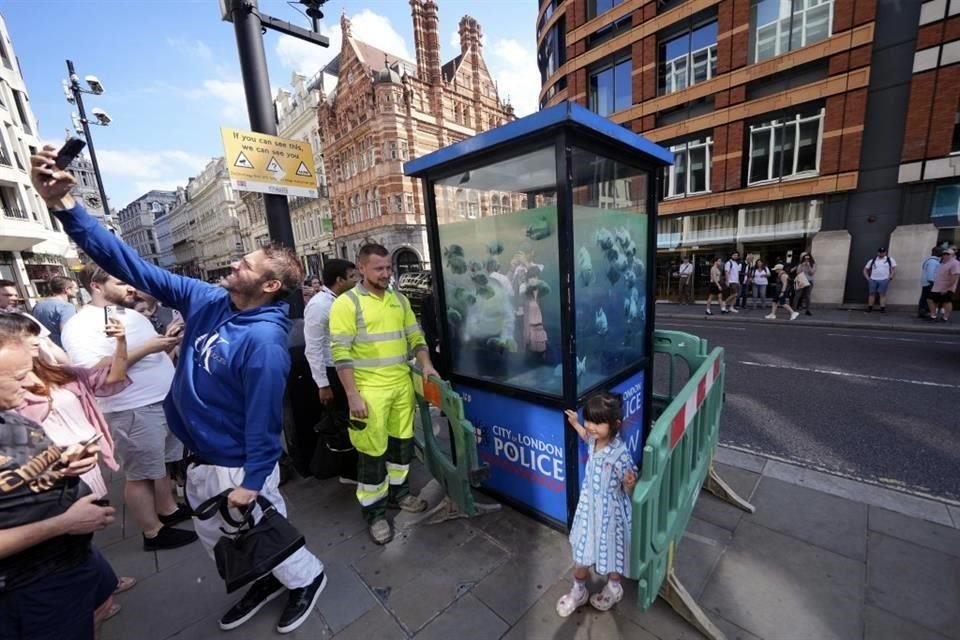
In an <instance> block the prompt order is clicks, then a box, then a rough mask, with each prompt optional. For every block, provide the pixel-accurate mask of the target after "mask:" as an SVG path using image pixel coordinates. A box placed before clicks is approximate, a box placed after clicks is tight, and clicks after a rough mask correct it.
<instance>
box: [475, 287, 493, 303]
mask: <svg viewBox="0 0 960 640" xmlns="http://www.w3.org/2000/svg"><path fill="white" fill-rule="evenodd" d="M477 295H478V296H480V297H481V298H485V299H486V300H489V299H490V298H492V297H493V296H494V295H495V292H494V290H493V287H491V286H489V285H486V284H483V285H480V286H479V287H477Z"/></svg>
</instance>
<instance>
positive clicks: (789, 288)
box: [678, 251, 817, 320]
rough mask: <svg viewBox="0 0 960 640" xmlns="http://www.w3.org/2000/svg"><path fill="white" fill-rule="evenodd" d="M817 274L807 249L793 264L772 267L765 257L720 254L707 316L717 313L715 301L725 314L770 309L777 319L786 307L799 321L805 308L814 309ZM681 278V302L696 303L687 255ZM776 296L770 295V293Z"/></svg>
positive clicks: (713, 267)
mask: <svg viewBox="0 0 960 640" xmlns="http://www.w3.org/2000/svg"><path fill="white" fill-rule="evenodd" d="M816 273H817V262H816V260H814V259H813V256H812V255H811V254H810V253H808V252H804V253H802V254H800V260H799V261H798V263H797V264H796V265H795V266H793V267H789V266H784V264H783V262H782V260H779V259H778V260H776V261H775V263H774V265H773V267H772V268H771V267H769V266H768V264H767V262H766V261H765V260H763V258H756V259H754V260H748V259H743V258H741V257H740V253H739V252H737V251H734V252H733V253H732V254H730V257H729V258H728V259H727V260H726V261H724V260H723V258H722V257H721V256H716V257H715V258H714V259H713V261H712V262H711V264H710V283H709V285H708V295H707V305H706V306H707V308H706V311H705V313H706V315H708V316H712V315H713V303H714V301H716V302H717V303H718V304H719V306H720V313H721V314H728V313H740V311H746V310H748V309H752V310H757V309H759V310H761V311H766V310H768V309H769V313H768V314H766V315H765V316H764V317H765V318H767V319H769V320H775V319H776V318H777V311H778V310H779V309H781V308H782V309H785V310H786V311H787V313H788V314H789V318H790V320H796V319H797V318H798V317H799V316H800V312H801V311H803V312H804V313H805V314H806V315H808V316H809V315H813V313H812V312H811V311H810V294H811V292H812V290H813V283H814V279H815V277H816ZM678 276H679V278H680V292H681V304H692V303H693V287H692V281H693V264H692V263H691V262H690V259H689V258H688V257H686V256H684V258H683V262H682V264H681V265H680V269H679V272H678ZM771 293H772V294H773V295H770V294H771Z"/></svg>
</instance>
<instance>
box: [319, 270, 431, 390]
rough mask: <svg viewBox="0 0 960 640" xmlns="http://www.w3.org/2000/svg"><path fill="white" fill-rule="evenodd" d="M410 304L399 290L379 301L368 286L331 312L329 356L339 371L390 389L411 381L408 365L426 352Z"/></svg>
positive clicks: (339, 301)
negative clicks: (404, 380) (399, 383)
mask: <svg viewBox="0 0 960 640" xmlns="http://www.w3.org/2000/svg"><path fill="white" fill-rule="evenodd" d="M426 348H427V341H426V339H425V338H424V336H423V330H422V329H420V324H419V323H418V322H417V317H416V316H415V315H413V309H412V308H411V307H410V301H409V300H407V298H406V297H405V296H404V295H403V294H401V293H398V292H396V291H386V292H385V293H384V294H383V298H382V299H381V298H378V297H377V296H375V295H373V294H372V293H370V291H368V290H367V289H366V288H365V287H364V286H363V284H358V285H357V286H356V287H354V288H353V289H351V290H350V291H347V292H346V293H344V294H342V295H340V296H338V297H337V299H336V301H334V303H333V306H332V307H331V308H330V353H331V355H332V356H333V364H334V366H335V367H336V368H337V369H353V371H354V373H353V375H354V378H355V379H356V381H357V384H358V385H373V386H380V385H391V384H395V383H397V382H399V381H402V380H403V379H405V378H406V379H409V378H410V367H409V366H408V365H407V361H408V360H409V359H410V358H412V357H414V356H415V355H416V353H417V352H418V351H420V350H426Z"/></svg>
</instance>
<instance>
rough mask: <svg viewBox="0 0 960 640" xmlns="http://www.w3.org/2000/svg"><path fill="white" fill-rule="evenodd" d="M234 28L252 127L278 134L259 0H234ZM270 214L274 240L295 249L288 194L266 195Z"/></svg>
mask: <svg viewBox="0 0 960 640" xmlns="http://www.w3.org/2000/svg"><path fill="white" fill-rule="evenodd" d="M232 9H233V28H234V31H235V33H236V36H237V53H239V55H240V71H241V73H242V74H243V89H244V92H245V94H246V98H247V112H248V113H249V114H250V128H251V129H253V130H254V131H257V132H259V133H267V134H270V135H273V136H275V135H277V123H276V120H275V119H274V111H273V99H272V97H271V95H270V75H269V73H268V72H267V57H266V54H265V53H264V51H263V37H262V34H261V30H262V29H263V23H262V21H261V20H260V13H259V11H257V2H256V0H233V6H232ZM263 204H264V208H265V209H266V214H267V229H268V230H269V233H270V239H271V240H273V241H274V242H278V243H280V244H282V245H284V246H287V247H290V248H291V249H294V248H295V247H296V245H295V244H294V240H293V225H292V224H291V222H290V208H289V207H288V206H287V198H286V196H278V195H272V194H264V195H263Z"/></svg>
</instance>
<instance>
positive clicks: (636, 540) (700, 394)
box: [630, 331, 724, 610]
mask: <svg viewBox="0 0 960 640" xmlns="http://www.w3.org/2000/svg"><path fill="white" fill-rule="evenodd" d="M654 351H655V352H657V353H666V354H669V355H670V370H669V382H668V395H667V396H662V395H661V396H656V395H655V396H654V403H655V405H660V406H661V407H662V412H661V413H660V415H659V417H658V418H657V420H656V422H655V423H654V425H653V428H652V430H651V431H650V435H649V437H648V438H647V442H646V445H645V446H644V448H643V459H642V461H641V468H640V478H639V480H638V481H637V487H636V489H635V490H634V494H633V536H632V543H631V544H632V549H631V555H630V558H631V568H632V573H633V574H634V576H633V577H635V578H637V579H638V580H639V584H638V594H639V605H640V608H641V609H643V610H646V609H648V608H649V607H650V606H651V605H652V604H653V603H654V601H655V600H656V599H657V594H658V593H660V589H661V586H663V583H664V580H665V579H666V578H667V576H668V574H670V573H671V571H672V569H673V554H674V548H675V547H676V545H677V543H678V542H679V541H680V537H681V536H682V535H683V532H684V530H685V529H686V527H687V523H688V522H689V520H690V515H691V514H692V513H693V506H694V504H695V503H696V501H697V497H698V496H699V495H700V488H701V487H702V486H703V484H704V480H705V479H706V478H707V475H708V473H709V472H710V468H711V463H712V460H713V452H714V448H715V447H716V445H717V439H718V436H719V432H720V411H721V409H722V407H723V382H724V364H723V349H721V348H717V349H714V350H713V351H712V352H710V353H707V341H706V340H703V339H701V338H698V337H696V336H692V335H690V334H687V333H681V332H677V331H656V332H655V333H654ZM677 360H683V361H684V362H686V365H687V367H689V371H690V377H689V379H688V380H687V382H686V384H684V385H683V388H682V389H680V390H679V391H677V390H676V389H677V386H678V383H677V374H678V371H677V366H676V365H677Z"/></svg>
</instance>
